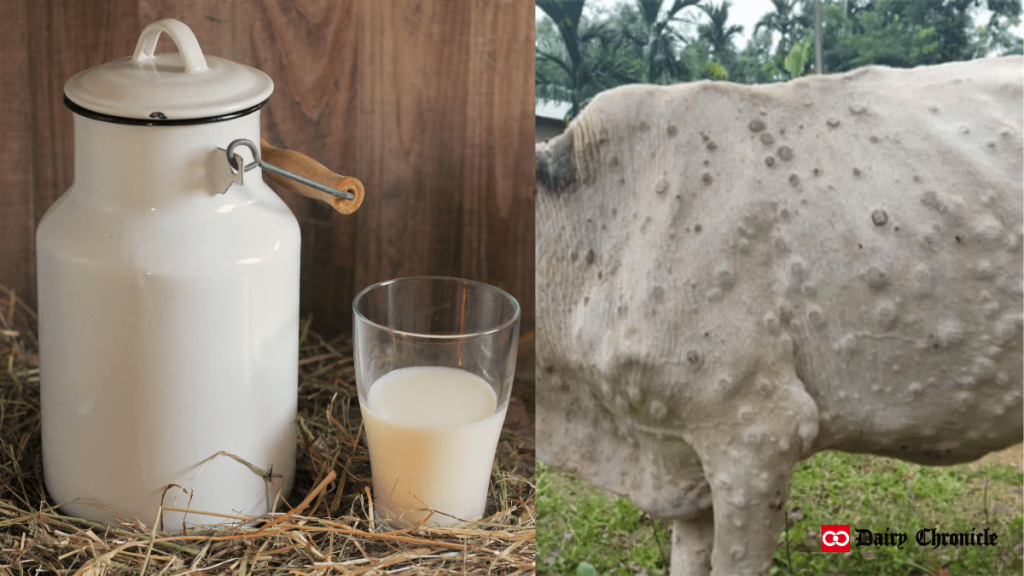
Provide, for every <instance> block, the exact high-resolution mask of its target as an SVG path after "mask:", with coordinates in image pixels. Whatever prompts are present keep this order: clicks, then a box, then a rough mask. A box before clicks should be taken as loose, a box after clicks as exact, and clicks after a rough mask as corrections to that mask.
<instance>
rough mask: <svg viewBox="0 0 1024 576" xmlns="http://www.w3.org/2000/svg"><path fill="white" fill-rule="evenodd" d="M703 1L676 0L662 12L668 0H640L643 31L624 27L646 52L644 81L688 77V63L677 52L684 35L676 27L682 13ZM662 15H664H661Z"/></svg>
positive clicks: (659, 81) (677, 79) (668, 81)
mask: <svg viewBox="0 0 1024 576" xmlns="http://www.w3.org/2000/svg"><path fill="white" fill-rule="evenodd" d="M699 1H700V0H673V2H672V5H671V6H669V8H668V9H667V10H665V11H664V14H662V5H664V3H665V2H664V0H636V3H637V6H638V7H639V8H640V15H641V17H642V24H643V25H642V28H641V30H640V31H639V34H634V33H631V32H630V31H629V30H624V33H625V34H626V36H627V37H628V38H629V39H630V40H631V41H632V42H633V43H634V44H636V45H637V46H638V47H639V48H641V49H642V52H643V62H644V68H643V77H642V78H641V80H642V81H643V82H650V83H654V84H659V83H670V82H676V81H679V80H684V79H686V78H685V76H686V74H685V72H686V70H685V66H684V65H683V63H682V62H681V61H680V60H679V57H678V55H677V53H676V45H677V44H679V43H681V42H683V37H682V36H681V35H680V34H679V32H678V31H677V30H676V29H675V28H673V27H672V22H673V21H676V20H677V15H678V14H679V12H681V11H682V10H684V9H685V8H688V7H690V6H696V5H697V3H698V2H699ZM659 15H660V17H659Z"/></svg>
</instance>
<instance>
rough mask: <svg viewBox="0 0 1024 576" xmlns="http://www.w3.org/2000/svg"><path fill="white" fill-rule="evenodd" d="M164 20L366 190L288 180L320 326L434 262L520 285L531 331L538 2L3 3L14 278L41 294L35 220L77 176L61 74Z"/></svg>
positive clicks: (2, 181)
mask: <svg viewBox="0 0 1024 576" xmlns="http://www.w3.org/2000/svg"><path fill="white" fill-rule="evenodd" d="M161 18H177V19H179V20H181V21H183V22H185V23H186V24H188V25H189V26H190V27H191V28H192V30H193V31H194V32H195V34H196V36H197V38H198V39H199V42H200V46H202V48H203V51H204V52H205V53H207V54H211V55H216V56H222V57H225V58H228V59H231V60H234V61H236V62H241V63H244V64H248V65H250V66H253V67H256V68H259V69H261V70H263V71H264V72H266V73H267V74H269V75H270V77H271V78H273V80H274V82H275V84H276V89H275V92H274V95H273V96H272V97H271V100H270V103H269V104H268V105H267V106H266V107H265V108H264V109H263V113H262V122H263V127H262V130H263V137H264V138H266V139H267V140H268V141H270V142H271V143H273V144H275V145H276V146H279V147H284V148H290V149H293V150H298V151H300V152H303V153H305V154H308V155H310V156H312V157H313V158H315V159H317V160H319V161H320V162H321V163H323V164H325V165H326V166H327V167H329V168H331V169H333V170H334V171H336V172H339V173H342V174H348V175H352V176H356V177H358V178H360V179H361V180H362V181H363V183H364V185H365V187H366V190H367V195H366V201H365V202H364V204H363V207H362V208H361V209H360V210H359V211H358V212H357V213H356V214H355V215H352V216H341V215H339V214H337V213H335V212H334V211H333V210H331V209H330V208H329V207H326V206H324V205H322V204H319V203H314V202H313V201H311V200H307V199H306V198H303V197H300V196H295V195H293V194H291V193H289V192H286V191H282V192H280V194H281V196H282V197H283V198H284V199H285V201H286V202H287V203H288V205H289V206H290V207H291V209H292V211H293V212H294V213H295V215H296V217H297V218H298V220H299V223H300V226H301V227H302V234H303V236H302V242H303V246H302V309H303V314H304V315H305V314H309V313H312V314H313V318H314V327H315V328H317V329H318V330H320V331H321V332H324V333H327V334H332V333H338V332H342V331H349V330H350V329H351V321H352V320H351V302H352V298H353V297H354V296H355V294H356V293H357V292H358V290H361V289H362V288H363V287H365V286H367V285H369V284H371V283H374V282H377V281H380V280H385V279H388V278H394V277H399V276H408V275H419V274H438V275H450V276H460V277H465V278H472V279H477V280H482V281H485V282H489V283H492V284H495V285H497V286H500V287H502V288H504V289H505V290H508V291H509V292H511V293H512V294H513V295H515V296H516V297H517V298H518V300H519V301H520V303H521V305H522V307H523V312H524V315H523V320H524V323H523V329H524V331H529V330H532V329H533V328H532V327H533V309H534V211H533V210H534V202H533V193H534V175H533V132H534V127H533V123H534V118H533V116H534V114H533V98H534V86H533V78H534V74H533V68H534V57H533V55H534V48H533V32H534V3H533V2H532V1H531V0H351V1H336V0H258V1H256V0H254V1H245V2H241V1H240V2H228V1H225V0H87V1H82V0H54V1H46V2H39V1H36V0H10V1H7V0H5V1H4V2H0V22H3V23H4V24H3V27H4V33H3V34H0V82H2V86H0V134H2V138H0V166H2V169H0V283H2V284H4V285H7V286H9V287H12V288H14V289H15V290H17V293H18V294H19V295H21V296H22V297H23V298H24V299H25V300H26V301H27V302H28V303H29V304H30V305H32V306H34V305H35V252H34V244H35V240H34V238H35V228H36V225H37V224H38V222H39V219H40V218H41V217H42V215H43V214H44V213H45V211H46V209H47V208H48V207H49V206H50V204H52V203H53V201H54V200H55V199H56V198H57V197H58V196H60V194H62V193H63V192H64V191H65V190H66V189H67V188H68V187H69V186H70V185H71V182H72V169H73V164H72V163H73V157H72V125H71V112H70V111H68V110H67V109H66V108H65V107H64V106H63V104H62V103H61V96H62V93H63V86H64V82H65V81H66V80H67V79H68V78H70V77H71V76H72V75H73V74H74V73H76V72H78V71H80V70H83V69H85V68H89V67H92V66H96V65H98V64H101V63H103V62H106V61H109V60H113V59H116V58H120V57H124V56H130V55H131V53H132V51H133V50H134V47H135V43H136V41H137V40H138V37H139V34H140V33H141V31H142V28H143V27H144V26H145V25H146V24H148V23H150V22H152V21H155V20H158V19H161ZM173 50H174V46H173V44H172V43H171V42H170V41H169V40H168V39H167V38H166V37H162V38H161V43H160V46H159V48H158V51H159V52H165V51H173Z"/></svg>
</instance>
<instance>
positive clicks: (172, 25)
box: [132, 18, 207, 72]
mask: <svg viewBox="0 0 1024 576" xmlns="http://www.w3.org/2000/svg"><path fill="white" fill-rule="evenodd" d="M161 32H166V33H167V35H168V36H170V37H171V40H174V45H175V46H177V47H178V53H179V54H181V59H182V60H183V61H184V62H185V72H202V71H203V70H206V69H207V68H206V57H205V56H203V51H202V50H201V49H200V48H199V41H198V40H196V35H195V34H193V33H192V30H191V29H190V28H189V27H188V26H186V25H185V23H184V22H179V21H178V20H175V19H174V18H165V19H163V20H158V21H156V22H153V23H152V24H150V25H149V26H146V28H145V30H143V31H142V35H141V36H139V43H138V44H136V46H135V54H134V55H133V56H132V63H133V64H135V65H136V66H142V65H143V64H145V63H147V62H148V61H150V60H152V59H153V53H154V52H156V43H157V41H158V40H160V33H161Z"/></svg>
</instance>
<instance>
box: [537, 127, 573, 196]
mask: <svg viewBox="0 0 1024 576" xmlns="http://www.w3.org/2000/svg"><path fill="white" fill-rule="evenodd" d="M574 146H575V145H574V144H573V133H572V130H567V131H565V132H563V133H562V134H559V135H558V136H556V137H555V138H553V139H551V140H548V141H547V142H543V143H541V144H537V153H536V177H537V188H538V191H542V190H543V191H547V192H548V193H551V194H560V193H562V192H567V191H569V190H570V189H571V188H572V185H573V184H574V183H575V182H576V158H575V156H576V153H575V147H574Z"/></svg>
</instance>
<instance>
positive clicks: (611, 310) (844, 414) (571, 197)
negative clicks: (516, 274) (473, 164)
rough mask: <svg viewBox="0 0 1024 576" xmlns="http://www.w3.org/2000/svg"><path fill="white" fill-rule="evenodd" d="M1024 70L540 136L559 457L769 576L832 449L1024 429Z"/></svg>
mask: <svg viewBox="0 0 1024 576" xmlns="http://www.w3.org/2000/svg"><path fill="white" fill-rule="evenodd" d="M1022 69H1024V60H1022V58H1021V57H1019V56H1017V57H1006V58H997V59H985V60H977V61H973V62H968V63H952V64H944V65H939V66H932V67H920V68H914V69H909V70H899V69H890V68H886V67H877V66H872V67H867V68H861V69H858V70H855V71H852V72H848V73H842V74H834V75H819V76H809V77H804V78H800V79H797V80H794V81H791V82H787V83H778V84H770V85H762V86H743V85H737V84H731V83H727V82H711V81H702V82H696V83H687V84H679V85H673V86H650V85H630V86H623V87H619V88H615V89H612V90H609V91H606V92H604V93H601V94H600V95H598V96H597V97H595V98H594V99H593V101H592V102H591V103H590V104H589V105H588V106H587V107H586V108H585V109H584V111H583V112H582V114H581V115H580V116H578V117H577V118H576V119H575V120H573V121H572V123H571V124H570V125H569V126H568V128H567V131H566V132H565V133H564V134H562V135H560V136H558V137H556V138H554V139H552V140H550V141H548V142H545V143H540V144H538V145H537V150H536V175H537V207H536V210H537V220H536V222H537V224H536V226H537V362H538V369H537V373H538V392H537V397H538V404H537V429H536V433H537V442H538V445H537V450H538V456H539V458H540V459H541V460H542V461H545V462H548V463H550V464H552V465H555V466H557V467H560V468H563V469H566V470H568V471H570V472H572V473H574V474H576V475H578V476H579V477H582V478H584V479H586V480H589V481H590V482H592V483H594V484H596V485H598V486H600V487H603V488H605V489H607V490H610V491H612V492H615V493H618V494H621V495H625V496H628V497H629V498H630V499H632V500H633V502H635V503H636V504H637V505H638V506H639V507H640V508H641V509H642V510H644V511H646V512H648V513H650V514H651V515H652V516H655V517H660V518H665V519H671V520H672V532H673V536H672V550H671V563H670V564H671V573H672V574H673V575H679V576H682V575H706V574H709V573H710V574H714V575H715V576H725V575H727V576H738V575H746V574H767V573H768V571H769V569H770V566H771V562H772V556H773V553H774V550H775V547H776V544H777V543H778V540H779V534H780V529H781V524H782V518H783V514H784V512H783V506H784V503H785V501H786V496H787V484H788V481H789V479H790V477H791V475H792V472H793V469H794V466H795V465H796V464H797V462H798V461H799V460H801V459H803V458H807V457H809V456H811V455H812V454H815V453H816V452H820V451H822V450H842V451H846V452H857V453H869V454H876V455H883V456H890V457H894V458H901V459H903V460H908V461H911V462H916V463H923V464H935V465H947V464H953V463H961V462H967V461H971V460H974V459H977V458H979V457H981V456H983V455H984V454H986V453H988V452H990V451H994V450H998V449H1001V448H1004V447H1007V446H1010V445H1012V444H1014V443H1017V442H1019V441H1021V439H1022V435H1024V429H1022V428H1024V412H1022V373H1021V372H1022V362H1024V360H1022V324H1024V321H1022V308H1024V303H1022V283H1024V281H1022V265H1021V264H1022V255H1021V244H1022V241H1024V239H1022V234H1024V225H1022V216H1024V206H1022V189H1024V185H1022V174H1024V147H1022V110H1024V97H1022V92H1024V79H1022Z"/></svg>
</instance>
